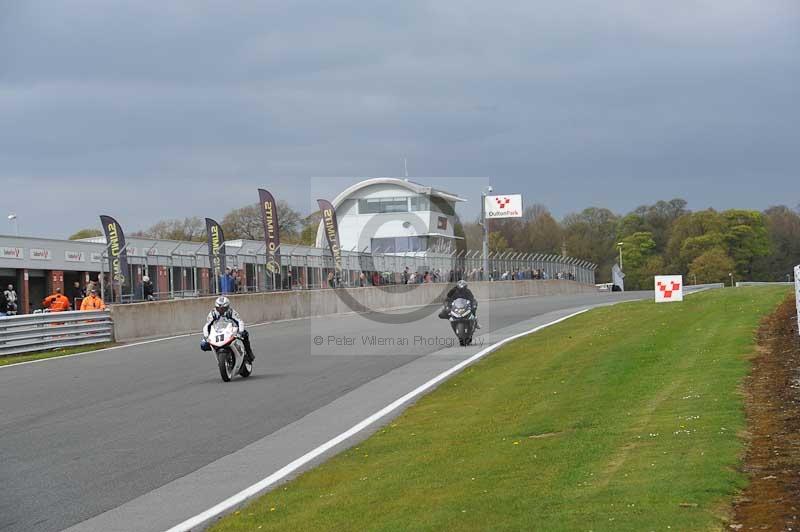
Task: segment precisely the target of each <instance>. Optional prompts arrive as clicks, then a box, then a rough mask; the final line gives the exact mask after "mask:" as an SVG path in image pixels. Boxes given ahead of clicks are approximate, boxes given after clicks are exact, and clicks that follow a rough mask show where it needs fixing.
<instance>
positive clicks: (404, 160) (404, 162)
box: [403, 157, 408, 181]
mask: <svg viewBox="0 0 800 532" xmlns="http://www.w3.org/2000/svg"><path fill="white" fill-rule="evenodd" d="M403 168H404V169H405V172H406V181H408V159H406V158H405V157H403Z"/></svg>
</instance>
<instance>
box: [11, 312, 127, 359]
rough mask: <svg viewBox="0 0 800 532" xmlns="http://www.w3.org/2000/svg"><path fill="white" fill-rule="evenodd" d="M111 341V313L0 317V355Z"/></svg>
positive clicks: (40, 314)
mask: <svg viewBox="0 0 800 532" xmlns="http://www.w3.org/2000/svg"><path fill="white" fill-rule="evenodd" d="M112 339H113V323H112V321H111V314H110V313H109V312H108V311H105V310H99V311H90V312H87V311H83V312H81V311H77V312H76V311H70V312H44V313H36V314H26V315H24V316H8V317H0V356H3V355H14V354H18V353H29V352H32V351H46V350H49V349H57V348H65V347H75V346H80V345H89V344H97V343H101V342H110V341H111V340H112Z"/></svg>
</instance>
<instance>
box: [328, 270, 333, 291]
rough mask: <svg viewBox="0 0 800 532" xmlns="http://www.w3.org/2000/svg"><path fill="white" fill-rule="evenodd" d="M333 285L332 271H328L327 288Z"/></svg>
mask: <svg viewBox="0 0 800 532" xmlns="http://www.w3.org/2000/svg"><path fill="white" fill-rule="evenodd" d="M333 287H334V286H333V272H328V288H333Z"/></svg>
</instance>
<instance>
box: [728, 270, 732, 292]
mask: <svg viewBox="0 0 800 532" xmlns="http://www.w3.org/2000/svg"><path fill="white" fill-rule="evenodd" d="M728 277H730V278H731V288H733V272H731V273H729V274H728Z"/></svg>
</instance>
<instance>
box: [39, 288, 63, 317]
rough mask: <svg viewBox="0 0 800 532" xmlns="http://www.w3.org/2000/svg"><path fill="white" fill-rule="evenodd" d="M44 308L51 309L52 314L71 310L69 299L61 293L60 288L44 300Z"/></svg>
mask: <svg viewBox="0 0 800 532" xmlns="http://www.w3.org/2000/svg"><path fill="white" fill-rule="evenodd" d="M42 307H44V308H46V309H50V312H64V311H65V310H69V299H67V296H65V295H64V294H62V293H61V289H60V288H56V291H55V292H53V293H52V294H51V295H49V296H47V297H46V298H44V300H43V301H42Z"/></svg>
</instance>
